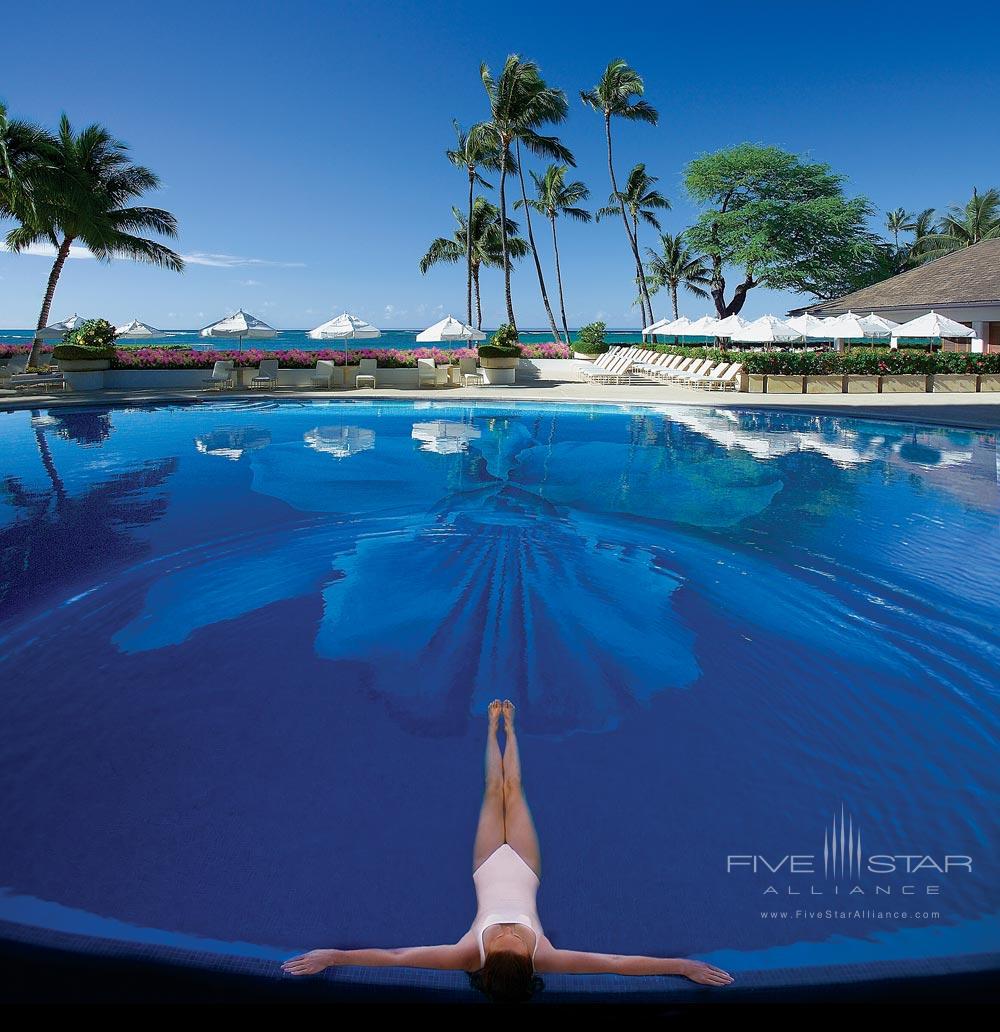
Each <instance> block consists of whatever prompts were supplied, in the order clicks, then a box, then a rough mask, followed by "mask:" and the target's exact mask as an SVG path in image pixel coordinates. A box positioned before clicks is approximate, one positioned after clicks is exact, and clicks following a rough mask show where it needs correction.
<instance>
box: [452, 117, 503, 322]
mask: <svg viewBox="0 0 1000 1032" xmlns="http://www.w3.org/2000/svg"><path fill="white" fill-rule="evenodd" d="M452 125H453V126H454V127H455V137H456V140H455V146H454V148H453V149H451V150H449V151H447V152H446V153H447V157H448V160H449V161H450V162H451V163H452V164H453V165H455V166H457V167H458V168H464V169H465V171H466V173H467V175H468V177H469V211H468V217H467V218H466V220H465V225H466V231H467V232H468V233H469V234H471V232H472V222H473V218H472V214H473V202H474V198H475V188H476V184H477V183H478V184H479V185H480V186H484V187H486V189H488V190H491V189H492V187H491V186H490V184H489V183H487V182H486V180H485V179H483V177H482V176H481V175H480V174H479V169H481V168H483V169H487V170H490V171H499V169H500V152H499V151H498V150H497V149H496V145H495V141H494V140H493V139H492V138H491V136H490V134H489V133H487V132H486V130H485V127H484V126H483V125H481V124H477V125H474V126H472V128H471V129H469V130H468V131H467V130H465V129H463V128H462V127H461V126H460V125H459V124H458V122H452ZM472 253H473V248H472V240H471V238H470V239H466V244H465V256H466V276H465V321H466V323H467V324H468V325H470V326H471V325H472Z"/></svg>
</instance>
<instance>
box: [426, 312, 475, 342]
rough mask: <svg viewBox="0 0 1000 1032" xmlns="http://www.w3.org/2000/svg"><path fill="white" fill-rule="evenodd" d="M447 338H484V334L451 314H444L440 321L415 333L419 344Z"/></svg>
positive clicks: (447, 339)
mask: <svg viewBox="0 0 1000 1032" xmlns="http://www.w3.org/2000/svg"><path fill="white" fill-rule="evenodd" d="M449 340H486V334H485V333H483V331H482V330H477V329H476V328H475V327H474V326H466V325H465V323H463V322H459V321H458V320H457V319H456V318H455V317H454V316H453V315H446V316H445V317H444V318H443V319H442V320H441V321H440V322H436V323H435V324H434V325H433V326H428V327H427V329H426V330H421V331H420V333H418V334H417V342H418V343H420V344H430V343H439V342H441V341H449Z"/></svg>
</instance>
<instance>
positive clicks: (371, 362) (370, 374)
mask: <svg viewBox="0 0 1000 1032" xmlns="http://www.w3.org/2000/svg"><path fill="white" fill-rule="evenodd" d="M377 370H378V360H377V359H374V358H362V359H361V360H360V361H359V362H358V372H357V375H356V376H355V377H354V386H355V387H371V388H372V389H374V388H375V374H376V372H377ZM362 380H364V383H362V382H361V381H362Z"/></svg>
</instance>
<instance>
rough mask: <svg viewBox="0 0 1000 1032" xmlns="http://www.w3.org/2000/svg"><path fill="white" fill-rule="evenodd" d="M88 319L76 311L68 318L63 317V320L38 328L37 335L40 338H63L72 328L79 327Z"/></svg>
mask: <svg viewBox="0 0 1000 1032" xmlns="http://www.w3.org/2000/svg"><path fill="white" fill-rule="evenodd" d="M86 321H87V320H86V319H84V318H83V317H82V316H79V315H77V314H76V312H74V313H73V314H72V315H71V316H70V317H69V318H68V319H63V321H62V322H54V323H50V324H49V325H48V326H44V327H42V329H40V330H37V331H36V332H35V336H36V337H37V338H38V339H39V340H62V339H63V337H65V336H66V334H67V333H69V332H70V330H75V329H78V328H79V327H81V326H82V325H83V324H84V323H85V322H86Z"/></svg>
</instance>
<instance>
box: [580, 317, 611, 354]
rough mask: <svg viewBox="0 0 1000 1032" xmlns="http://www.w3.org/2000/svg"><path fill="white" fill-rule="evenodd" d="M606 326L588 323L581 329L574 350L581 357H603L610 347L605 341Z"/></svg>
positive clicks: (599, 323) (600, 323)
mask: <svg viewBox="0 0 1000 1032" xmlns="http://www.w3.org/2000/svg"><path fill="white" fill-rule="evenodd" d="M605 328H606V327H605V324H604V323H602V322H592V323H588V324H587V325H586V326H581V327H580V332H579V333H578V334H577V335H576V340H575V341H573V350H574V351H575V352H577V353H578V354H580V355H603V354H604V352H605V351H607V350H608V347H609V346H610V345H609V344H608V342H607V341H606V340H605V339H604V330H605Z"/></svg>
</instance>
